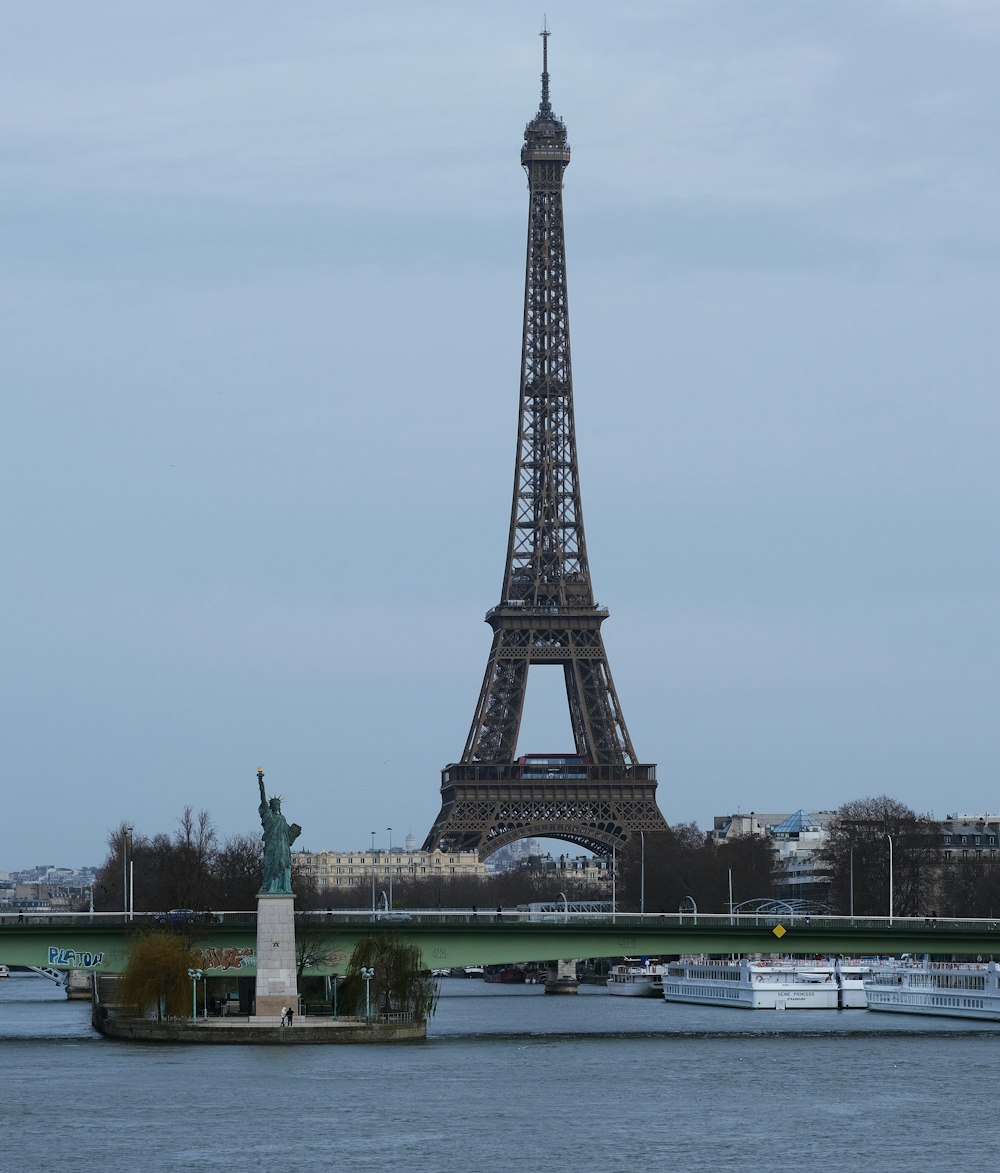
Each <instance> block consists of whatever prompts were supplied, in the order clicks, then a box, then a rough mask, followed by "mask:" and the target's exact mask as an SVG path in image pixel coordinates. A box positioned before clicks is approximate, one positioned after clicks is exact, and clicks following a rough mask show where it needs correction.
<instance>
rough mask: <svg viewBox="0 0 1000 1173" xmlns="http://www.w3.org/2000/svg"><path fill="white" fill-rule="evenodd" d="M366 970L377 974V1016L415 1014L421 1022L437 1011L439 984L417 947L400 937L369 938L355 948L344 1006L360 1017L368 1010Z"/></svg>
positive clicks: (344, 990) (373, 997)
mask: <svg viewBox="0 0 1000 1173" xmlns="http://www.w3.org/2000/svg"><path fill="white" fill-rule="evenodd" d="M362 969H371V970H374V976H373V977H372V978H371V979H370V981H371V985H370V989H369V993H370V998H371V1006H372V1008H373V1012H375V1013H379V1014H400V1013H404V1014H405V1013H408V1014H412V1015H413V1017H414V1018H415V1019H416V1020H417V1021H418V1022H426V1020H427V1019H428V1018H430V1017H432V1015H433V1014H434V1011H435V1010H436V1009H437V997H438V985H437V980H436V979H435V978H434V977H433V976H432V975H431V974H430V973H429V971H428V970H426V969H425V968H424V966H423V957H422V956H421V953H420V949H419V948H418V947H417V946H416V945H407V944H406V942H405V941H402V940H400V938H399V937H396V936H385V937H381V936H380V937H366V938H365V939H364V940H363V941H359V942H358V943H357V945H355V946H354V952H353V953H352V954H351V960H350V961H349V962H348V963H347V973H346V976H345V978H344V984H343V986H342V987H341V994H340V998H341V1005H342V1006H344V1007H348V1006H350V1007H353V1008H354V1012H355V1013H356V1014H361V1013H363V1012H364V1009H365V981H364V978H362V976H361V970H362Z"/></svg>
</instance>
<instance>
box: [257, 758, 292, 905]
mask: <svg viewBox="0 0 1000 1173" xmlns="http://www.w3.org/2000/svg"><path fill="white" fill-rule="evenodd" d="M257 781H258V783H259V784H260V806H259V807H258V808H257V810H258V813H259V814H260V822H261V826H262V827H263V828H264V880H263V883H262V884H261V886H260V890H261V892H269V893H274V892H281V893H291V891H292V852H291V847H292V844H293V843H294V842H295V840H296V839H298V837H299V836H300V835H301V834H302V828H301V827H300V826H299V825H298V823H292V824H291V826H289V824H288V822H287V821H286V820H285V816H284V815H283V814H282V813H281V799H280V798H279V797H278V796H277V795H275V796H274V797H272V798H271V799H270V800H269V799H268V797H267V795H266V794H265V793H264V771H263V770H258V771H257Z"/></svg>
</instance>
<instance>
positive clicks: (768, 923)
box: [0, 908, 1000, 939]
mask: <svg viewBox="0 0 1000 1173" xmlns="http://www.w3.org/2000/svg"><path fill="white" fill-rule="evenodd" d="M295 919H296V923H297V924H299V925H300V926H302V927H307V926H308V927H311V928H335V927H338V926H340V927H345V928H356V927H360V926H362V925H377V926H380V927H382V928H385V929H388V928H393V927H395V928H398V929H400V930H403V929H405V928H407V927H409V926H426V927H455V928H457V927H486V926H503V925H508V926H529V925H530V926H538V927H539V928H554V927H556V926H566V927H568V928H572V927H574V926H577V927H580V928H583V927H585V926H586V927H588V928H590V927H598V926H614V927H618V928H627V929H646V930H655V929H663V930H679V931H685V930H695V929H713V928H717V929H737V930H739V929H760V928H767V929H774V928H777V927H778V926H779V925H780V926H782V927H783V928H785V929H786V930H787V929H791V928H796V929H800V930H801V929H802V928H810V929H816V930H827V931H831V932H833V931H837V932H844V931H845V930H858V931H865V930H869V931H870V930H877V931H879V932H889V933H893V932H898V933H900V934H901V935H902V934H905V933H908V932H912V931H914V930H928V929H932V930H934V931H936V932H940V933H942V934H949V933H968V932H974V933H988V934H993V933H995V934H997V937H998V939H1000V920H992V919H969V918H958V917H929V916H926V917H924V916H920V917H902V916H894V917H891V918H890V917H887V916H883V917H873V916H854V917H851V916H817V915H816V914H808V915H807V914H804V913H787V914H779V913H775V912H771V911H769V912H766V913H763V912H748V913H728V912H726V913H704V912H697V913H693V912H685V913H676V912H675V913H663V912H659V913H653V912H647V913H637V912H574V911H572V910H569V911H561V910H556V911H549V912H541V911H538V910H524V909H516V908H511V909H507V908H503V909H500V910H496V911H493V910H483V909H476V910H473V909H472V908H458V909H407V910H402V909H400V910H396V911H392V912H384V911H376V912H374V913H373V912H372V910H371V909H370V908H369V909H330V910H325V911H324V910H315V911H308V912H297V913H296V914H295ZM256 925H257V914H256V913H255V912H246V911H242V910H240V911H213V912H205V913H193V914H190V915H188V914H184V915H179V914H178V913H177V910H174V912H172V913H171V912H166V913H163V912H137V913H133V914H131V915H129V914H127V913H123V912H62V911H59V912H41V911H31V912H24V913H19V912H5V913H0V932H3V930H4V929H18V928H23V927H27V926H41V927H49V928H52V927H58V926H62V927H72V928H85V927H86V928H89V927H92V928H95V929H99V928H118V927H132V928H140V927H142V928H149V927H174V928H186V929H189V930H190V931H192V932H198V931H207V930H210V929H211V928H212V927H214V926H227V927H230V928H245V929H250V930H253V929H255V928H256ZM692 935H695V934H692Z"/></svg>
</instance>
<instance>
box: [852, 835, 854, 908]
mask: <svg viewBox="0 0 1000 1173" xmlns="http://www.w3.org/2000/svg"><path fill="white" fill-rule="evenodd" d="M851 916H852V917H853V916H854V840H853V839H852V840H851Z"/></svg>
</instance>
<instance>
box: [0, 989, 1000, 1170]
mask: <svg viewBox="0 0 1000 1173" xmlns="http://www.w3.org/2000/svg"><path fill="white" fill-rule="evenodd" d="M998 1047H1000V1027H997V1026H994V1025H992V1024H988V1023H982V1024H976V1023H969V1022H964V1021H961V1020H949V1019H943V1018H942V1019H931V1018H924V1019H920V1018H913V1017H910V1016H899V1017H896V1016H893V1015H884V1014H883V1015H876V1014H869V1013H867V1012H866V1011H858V1010H855V1011H840V1012H838V1011H786V1012H783V1013H782V1012H776V1011H745V1010H733V1009H728V1008H721V1007H714V1006H713V1007H698V1006H678V1005H667V1004H665V1003H664V1002H663V1001H662V1000H658V999H630V998H613V997H611V996H610V995H608V994H607V993H606V991H604V990H603V989H598V988H594V987H583V988H581V992H580V993H579V994H578V995H577V996H575V997H574V996H565V997H552V996H546V995H545V994H544V992H543V990H542V988H541V987H538V986H520V987H519V986H513V987H504V986H495V985H486V984H484V983H483V982H482V981H480V980H475V979H470V980H461V979H445V980H444V982H443V983H442V997H441V1000H440V1003H439V1008H438V1012H437V1015H436V1016H435V1018H434V1019H433V1020H432V1023H431V1025H430V1029H429V1032H428V1040H427V1042H426V1043H424V1044H411V1045H407V1046H371V1047H367V1046H329V1047H323V1046H316V1047H291V1048H284V1047H252V1046H220V1047H203V1046H199V1047H185V1046H183V1045H175V1046H164V1045H152V1044H130V1043H116V1042H109V1041H105V1040H103V1039H100V1038H99V1037H98V1036H97V1035H95V1034H94V1032H93V1031H92V1029H91V1027H90V1022H89V1006H88V1005H87V1004H86V1003H80V1002H67V1001H66V999H65V997H64V995H63V994H62V993H61V992H60V991H59V990H58V989H56V987H55V986H53V985H52V984H51V983H49V982H48V981H47V980H46V979H44V978H39V977H33V976H32V977H22V976H14V977H12V978H11V979H10V980H8V981H2V982H0V1170H3V1171H6V1170H11V1171H13V1170H65V1169H66V1168H67V1167H68V1166H73V1167H75V1168H77V1169H84V1170H87V1171H90V1170H102V1171H107V1173H117V1171H119V1170H161V1169H163V1170H167V1169H177V1170H186V1169H191V1170H203V1171H206V1173H208V1171H214V1170H223V1169H225V1170H232V1169H234V1168H240V1167H250V1168H261V1167H264V1168H266V1169H268V1170H274V1171H275V1173H277V1171H281V1173H298V1171H300V1170H301V1171H303V1173H304V1171H307V1170H319V1169H323V1170H341V1169H344V1170H351V1171H352V1173H354V1171H364V1170H390V1169H391V1170H393V1171H394V1173H403V1171H405V1173H409V1171H411V1170H434V1171H440V1173H459V1171H460V1173H469V1170H474V1169H480V1168H483V1167H490V1168H496V1169H503V1170H507V1169H510V1168H520V1167H526V1166H531V1167H535V1168H539V1169H545V1170H573V1171H575V1170H578V1169H587V1170H590V1169H595V1170H599V1171H600V1173H614V1171H616V1170H632V1169H633V1168H634V1167H636V1166H638V1167H640V1168H644V1167H650V1168H654V1169H671V1170H674V1169H676V1170H680V1171H686V1170H691V1171H692V1173H700V1171H702V1170H720V1169H730V1168H732V1169H741V1170H742V1169H750V1170H769V1171H772V1170H773V1171H775V1173H784V1171H786V1170H788V1171H791V1170H796V1171H799V1170H802V1169H803V1168H811V1169H836V1170H837V1171H838V1173H840V1171H841V1170H842V1169H843V1168H844V1166H845V1164H848V1163H850V1164H854V1163H857V1162H861V1161H863V1162H864V1163H865V1164H866V1165H869V1166H871V1167H873V1168H875V1169H876V1170H879V1171H883V1170H884V1171H888V1173H895V1171H896V1170H907V1173H912V1171H913V1170H925V1169H926V1170H931V1169H937V1168H944V1167H946V1166H950V1165H952V1164H955V1163H956V1162H957V1163H959V1164H964V1163H968V1162H970V1161H972V1160H973V1159H975V1160H976V1162H977V1163H978V1161H979V1160H980V1159H982V1160H988V1159H989V1156H988V1155H989V1154H990V1153H995V1152H996V1151H997V1147H998V1143H1000V1124H998V1122H997V1113H996V1107H995V1104H996V1096H995V1092H994V1089H993V1080H994V1078H995V1072H996V1068H997V1060H998V1058H1000V1050H998ZM970 1145H971V1146H972V1148H970ZM973 1150H974V1151H975V1153H976V1154H978V1156H976V1157H975V1158H974V1157H973Z"/></svg>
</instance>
